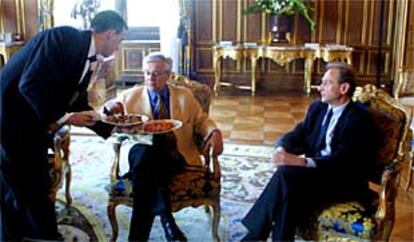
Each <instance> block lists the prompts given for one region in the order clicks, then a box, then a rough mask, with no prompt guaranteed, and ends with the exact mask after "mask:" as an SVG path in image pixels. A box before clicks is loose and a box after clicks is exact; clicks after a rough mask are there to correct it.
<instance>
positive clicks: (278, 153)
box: [242, 63, 374, 241]
mask: <svg viewBox="0 0 414 242" xmlns="http://www.w3.org/2000/svg"><path fill="white" fill-rule="evenodd" d="M355 86H356V84H355V78H354V73H353V71H352V69H351V68H350V67H349V66H348V65H346V64H345V63H330V64H328V65H327V71H326V72H325V75H324V76H323V78H322V82H321V84H320V94H321V101H316V102H314V103H312V104H311V106H310V107H309V109H308V112H307V114H306V117H305V118H304V120H303V121H302V122H300V123H299V124H298V125H296V127H295V128H294V129H293V130H291V131H290V132H288V133H287V134H285V135H284V136H283V137H282V138H281V139H280V140H279V141H278V142H277V143H276V150H275V153H274V154H273V156H272V161H273V162H274V163H275V164H276V166H277V170H276V172H275V174H274V175H273V176H272V178H271V180H270V182H269V183H268V184H267V186H266V187H265V189H264V191H263V192H262V194H261V195H260V197H259V198H258V200H257V201H256V203H255V204H254V205H253V207H252V208H251V210H250V211H249V213H248V214H247V215H246V217H245V218H244V219H243V220H242V223H243V224H244V225H245V227H246V228H247V229H248V233H247V235H246V236H245V237H244V238H243V241H256V240H266V239H267V238H268V236H269V233H270V231H272V236H273V237H272V239H273V241H293V240H294V235H295V228H296V226H297V225H300V223H301V221H303V220H304V219H306V217H307V216H309V215H310V213H311V212H312V211H314V210H315V209H317V208H318V207H320V206H321V205H322V204H327V203H332V202H334V201H337V200H339V199H341V200H343V199H351V198H353V199H360V200H361V201H364V200H366V198H367V196H368V182H367V180H366V177H367V170H368V169H369V167H370V166H371V165H372V164H373V163H372V162H373V159H374V145H373V140H372V131H371V127H372V125H371V118H370V116H369V113H368V112H367V110H365V109H364V108H363V107H362V105H360V104H359V103H354V102H353V101H352V99H351V97H352V95H353V93H354V90H355ZM350 174H352V175H350Z"/></svg>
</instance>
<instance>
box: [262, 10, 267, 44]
mask: <svg viewBox="0 0 414 242" xmlns="http://www.w3.org/2000/svg"><path fill="white" fill-rule="evenodd" d="M261 26H262V33H261V34H262V43H260V44H262V45H265V44H268V43H267V35H268V33H267V32H268V31H267V29H266V14H265V13H262V16H261Z"/></svg>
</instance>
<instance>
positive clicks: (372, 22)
mask: <svg viewBox="0 0 414 242" xmlns="http://www.w3.org/2000/svg"><path fill="white" fill-rule="evenodd" d="M370 3H371V9H370V15H369V16H370V19H369V27H370V30H369V35H368V44H370V45H372V44H373V43H372V41H373V36H372V35H373V31H374V10H375V1H374V2H370Z"/></svg>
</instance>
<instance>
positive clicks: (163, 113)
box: [157, 93, 170, 119]
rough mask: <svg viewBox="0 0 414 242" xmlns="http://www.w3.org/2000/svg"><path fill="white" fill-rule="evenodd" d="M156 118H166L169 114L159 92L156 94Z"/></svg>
mask: <svg viewBox="0 0 414 242" xmlns="http://www.w3.org/2000/svg"><path fill="white" fill-rule="evenodd" d="M157 114H158V115H157V119H168V118H170V114H169V112H168V108H167V106H166V104H165V100H164V97H163V96H162V95H161V94H159V93H158V94H157Z"/></svg>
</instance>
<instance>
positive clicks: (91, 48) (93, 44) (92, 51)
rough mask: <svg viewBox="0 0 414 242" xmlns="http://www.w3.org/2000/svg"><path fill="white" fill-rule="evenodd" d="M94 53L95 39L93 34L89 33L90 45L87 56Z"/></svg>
mask: <svg viewBox="0 0 414 242" xmlns="http://www.w3.org/2000/svg"><path fill="white" fill-rule="evenodd" d="M94 55H96V48H95V39H94V38H93V35H91V45H90V46H89V52H88V57H91V56H94Z"/></svg>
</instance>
